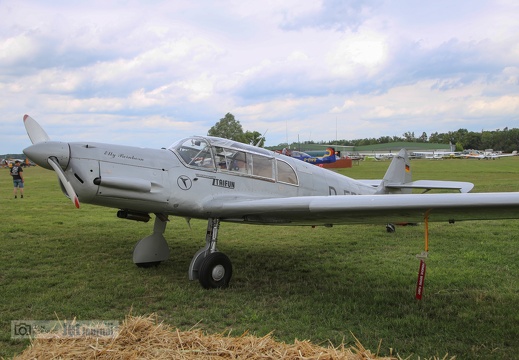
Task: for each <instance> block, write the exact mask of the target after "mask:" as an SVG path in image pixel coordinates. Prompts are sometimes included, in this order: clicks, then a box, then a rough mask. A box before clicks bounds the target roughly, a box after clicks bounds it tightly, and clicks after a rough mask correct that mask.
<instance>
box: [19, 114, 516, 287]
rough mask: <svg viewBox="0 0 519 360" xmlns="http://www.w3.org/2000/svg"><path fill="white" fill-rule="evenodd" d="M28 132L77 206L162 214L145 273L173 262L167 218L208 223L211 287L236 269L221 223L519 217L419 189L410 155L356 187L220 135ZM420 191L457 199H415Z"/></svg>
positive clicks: (422, 185)
mask: <svg viewBox="0 0 519 360" xmlns="http://www.w3.org/2000/svg"><path fill="white" fill-rule="evenodd" d="M24 124H25V128H26V130H27V133H28V135H29V138H30V139H31V141H32V143H33V145H32V146H29V147H28V148H26V149H24V153H25V154H26V155H27V156H28V157H29V158H30V159H31V160H32V161H34V162H35V163H37V164H38V165H40V166H42V167H44V168H47V169H50V170H54V171H55V172H56V174H57V175H58V178H59V180H60V183H61V186H62V190H63V192H64V193H65V194H66V195H67V196H68V197H69V198H70V199H71V200H72V202H73V204H74V205H75V206H76V207H77V208H79V206H80V200H81V202H83V203H89V204H94V205H101V206H106V207H111V208H116V209H119V210H118V212H117V216H118V217H119V218H124V219H130V220H137V221H149V220H150V218H151V217H150V214H155V223H154V228H153V233H152V234H151V235H149V236H147V237H145V238H143V239H141V240H140V241H139V242H138V243H137V244H136V245H135V248H134V250H133V261H134V263H135V264H137V265H138V266H150V265H156V264H159V263H160V262H162V261H165V260H167V259H168V258H169V247H168V244H167V242H166V239H165V238H164V231H165V229H166V224H167V221H168V216H170V215H172V216H180V217H185V218H188V219H190V218H199V219H207V220H208V224H207V232H206V239H205V240H206V244H205V246H204V247H203V248H202V249H200V250H199V251H198V252H197V253H196V254H195V255H194V257H193V259H192V261H191V264H190V266H189V278H190V279H191V280H194V279H198V280H199V282H200V284H201V285H202V286H203V287H205V288H219V287H226V286H227V285H228V284H229V281H230V279H231V275H232V265H231V261H230V260H229V258H228V257H227V256H226V255H225V254H223V253H221V252H219V251H218V249H217V239H218V229H219V225H220V222H221V221H229V222H237V223H245V224H264V225H312V226H320V225H322V226H332V225H334V224H349V223H373V224H376V223H380V224H388V223H402V222H421V221H425V224H427V222H428V221H429V219H430V220H431V221H450V222H452V221H457V220H466V219H492V218H494V219H495V218H502V219H511V218H513V219H517V218H519V192H514V193H468V192H469V191H470V190H471V189H472V187H473V184H471V183H467V182H452V181H432V180H419V181H412V180H411V167H410V161H409V158H408V155H407V152H406V151H405V150H401V151H400V152H399V153H398V155H396V156H394V158H393V160H392V162H391V164H390V165H389V168H388V170H387V172H386V174H385V176H384V178H383V179H381V180H378V181H373V180H371V181H358V180H354V179H351V178H349V177H346V176H343V175H340V174H338V173H335V172H333V171H330V170H327V169H324V168H321V167H318V166H315V165H312V164H310V163H306V162H303V161H300V160H297V159H293V158H290V157H288V156H284V155H282V154H277V153H275V152H272V151H268V150H266V149H263V148H258V147H254V146H251V145H246V144H242V143H239V142H236V141H232V140H226V139H221V138H216V137H209V136H193V137H189V138H185V139H182V140H179V141H177V142H176V143H174V144H173V145H171V146H170V147H168V148H163V149H149V148H139V147H132V146H121V145H112V144H102V143H96V142H70V143H69V142H61V141H51V140H50V138H49V136H48V135H47V133H46V132H45V131H44V130H43V128H42V127H41V126H40V125H39V124H38V123H37V122H36V121H35V120H33V119H32V118H31V117H30V116H28V115H25V116H24ZM415 188H419V189H424V192H428V191H429V190H432V189H451V190H457V191H458V192H460V193H428V194H423V193H421V194H416V193H412V190H413V189H415ZM425 229H426V236H427V226H425Z"/></svg>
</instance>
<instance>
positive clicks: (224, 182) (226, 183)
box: [213, 179, 234, 189]
mask: <svg viewBox="0 0 519 360" xmlns="http://www.w3.org/2000/svg"><path fill="white" fill-rule="evenodd" d="M213 186H218V187H223V188H227V189H234V181H230V180H222V179H213Z"/></svg>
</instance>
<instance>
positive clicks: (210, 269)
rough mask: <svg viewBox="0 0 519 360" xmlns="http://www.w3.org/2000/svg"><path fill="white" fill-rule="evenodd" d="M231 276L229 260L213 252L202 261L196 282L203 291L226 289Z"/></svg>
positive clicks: (221, 254) (225, 256)
mask: <svg viewBox="0 0 519 360" xmlns="http://www.w3.org/2000/svg"><path fill="white" fill-rule="evenodd" d="M231 276H232V264H231V260H229V258H228V257H227V255H225V254H224V253H221V252H214V253H211V254H209V255H207V257H206V258H205V259H204V260H203V262H202V264H201V266H200V271H199V272H198V281H200V285H202V287H203V288H205V289H217V288H226V287H227V286H228V285H229V281H230V280H231Z"/></svg>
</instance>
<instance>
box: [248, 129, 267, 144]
mask: <svg viewBox="0 0 519 360" xmlns="http://www.w3.org/2000/svg"><path fill="white" fill-rule="evenodd" d="M243 138H244V141H243V142H244V143H246V144H250V145H254V146H259V147H263V145H264V144H265V139H264V138H263V135H261V134H260V133H259V132H257V131H248V130H247V131H245V133H244V134H243Z"/></svg>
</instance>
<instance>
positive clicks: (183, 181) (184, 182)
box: [177, 175, 193, 190]
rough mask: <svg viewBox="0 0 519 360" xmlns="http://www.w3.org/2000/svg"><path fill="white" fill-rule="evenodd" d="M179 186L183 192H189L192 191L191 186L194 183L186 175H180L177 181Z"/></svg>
mask: <svg viewBox="0 0 519 360" xmlns="http://www.w3.org/2000/svg"><path fill="white" fill-rule="evenodd" d="M177 185H178V187H179V188H180V189H182V190H189V189H191V185H193V182H192V181H191V179H190V178H189V177H187V176H186V175H180V176H179V177H178V179H177Z"/></svg>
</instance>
